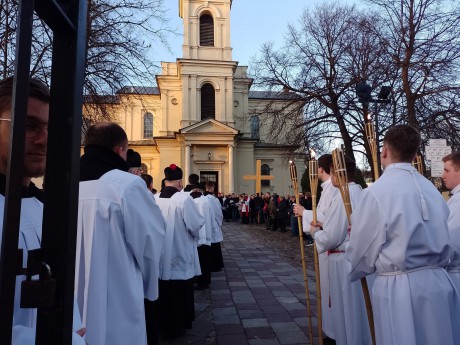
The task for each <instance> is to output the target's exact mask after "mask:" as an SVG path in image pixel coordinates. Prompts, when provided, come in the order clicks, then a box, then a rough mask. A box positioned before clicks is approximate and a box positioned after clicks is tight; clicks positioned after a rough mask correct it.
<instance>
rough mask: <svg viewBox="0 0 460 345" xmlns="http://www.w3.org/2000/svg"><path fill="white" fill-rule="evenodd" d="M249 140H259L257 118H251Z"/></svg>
mask: <svg viewBox="0 0 460 345" xmlns="http://www.w3.org/2000/svg"><path fill="white" fill-rule="evenodd" d="M251 139H257V140H258V139H259V117H258V116H257V115H255V116H251Z"/></svg>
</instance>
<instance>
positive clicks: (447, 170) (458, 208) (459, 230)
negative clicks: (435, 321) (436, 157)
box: [442, 151, 460, 292]
mask: <svg viewBox="0 0 460 345" xmlns="http://www.w3.org/2000/svg"><path fill="white" fill-rule="evenodd" d="M442 161H443V162H444V173H443V175H442V179H443V180H444V184H445V185H446V187H447V188H448V189H450V190H451V191H450V193H449V194H450V199H449V200H448V201H447V206H448V207H449V211H450V214H449V219H448V221H447V225H448V226H449V234H450V240H451V245H452V247H453V249H454V252H455V254H454V258H453V260H452V261H451V263H450V264H449V267H448V268H447V271H448V272H449V274H450V277H451V278H452V280H453V281H454V283H455V285H456V286H457V290H458V291H459V292H460V151H457V152H454V153H452V154H450V155H447V156H445V157H444V158H443V159H442Z"/></svg>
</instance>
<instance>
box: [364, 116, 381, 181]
mask: <svg viewBox="0 0 460 345" xmlns="http://www.w3.org/2000/svg"><path fill="white" fill-rule="evenodd" d="M365 129H366V138H367V142H368V143H369V149H370V151H371V155H372V164H373V167H374V182H375V181H377V179H378V178H379V164H378V160H377V140H376V137H375V127H374V124H373V123H372V121H370V119H369V122H366V124H365Z"/></svg>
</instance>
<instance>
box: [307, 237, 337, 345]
mask: <svg viewBox="0 0 460 345" xmlns="http://www.w3.org/2000/svg"><path fill="white" fill-rule="evenodd" d="M314 243H315V241H312V240H310V241H307V244H306V246H307V247H311V246H312V245H313V244H314ZM329 339H330V338H329ZM334 344H335V342H334Z"/></svg>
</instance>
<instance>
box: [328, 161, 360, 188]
mask: <svg viewBox="0 0 460 345" xmlns="http://www.w3.org/2000/svg"><path fill="white" fill-rule="evenodd" d="M330 167H331V168H333V167H334V164H331V165H330ZM345 170H346V171H347V179H348V182H354V181H355V175H356V161H355V160H354V159H353V158H351V157H348V156H345Z"/></svg>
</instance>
